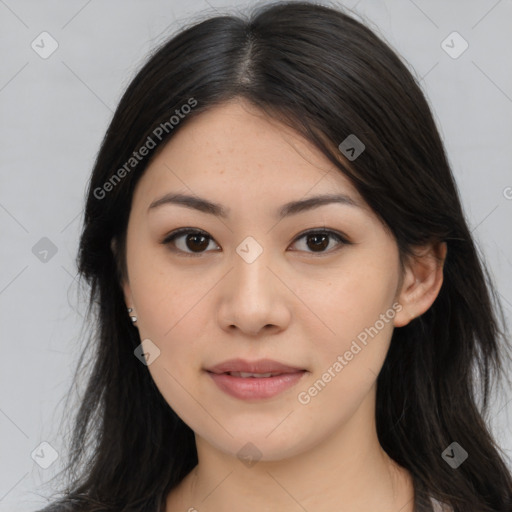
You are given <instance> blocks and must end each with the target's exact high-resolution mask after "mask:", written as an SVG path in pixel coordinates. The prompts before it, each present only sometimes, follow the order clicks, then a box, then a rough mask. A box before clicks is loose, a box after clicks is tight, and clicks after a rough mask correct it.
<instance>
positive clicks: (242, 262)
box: [220, 237, 289, 334]
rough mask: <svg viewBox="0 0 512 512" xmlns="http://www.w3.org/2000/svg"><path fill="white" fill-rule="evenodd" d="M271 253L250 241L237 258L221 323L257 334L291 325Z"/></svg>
mask: <svg viewBox="0 0 512 512" xmlns="http://www.w3.org/2000/svg"><path fill="white" fill-rule="evenodd" d="M270 260H271V251H269V250H265V247H264V246H263V244H262V243H259V242H258V241H257V240H256V239H255V238H253V237H247V238H246V239H244V240H243V241H242V242H241V243H240V244H239V245H238V246H237V247H236V253H235V254H234V255H233V259H232V263H233V268H232V271H231V272H230V273H229V277H228V279H227V281H226V282H225V285H224V287H223V288H222V294H221V307H220V322H221V323H222V324H223V325H224V327H228V326H232V325H235V326H237V327H238V328H239V329H240V330H241V331H244V332H246V333H250V334H256V333H258V332H259V331H260V329H261V328H263V327H265V326H267V325H273V326H278V327H280V328H282V327H283V325H284V324H285V323H286V322H287V321H288V316H289V312H287V308H286V305H285V304H284V303H283V302H280V301H282V300H283V296H282V294H281V293H280V292H279V290H278V287H279V282H278V280H277V279H276V277H275V276H274V275H273V273H272V272H271V271H270V269H269V267H270V268H272V267H273V266H276V265H273V263H272V261H270Z"/></svg>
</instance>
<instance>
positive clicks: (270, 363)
mask: <svg viewBox="0 0 512 512" xmlns="http://www.w3.org/2000/svg"><path fill="white" fill-rule="evenodd" d="M207 371H209V372H211V373H216V374H221V373H226V372H246V373H297V372H301V371H304V368H297V367H294V366H288V365H286V364H283V363H279V362H278V361H274V360H272V359H258V360H256V361H246V360H245V359H229V360H228V361H224V362H222V363H219V364H217V365H215V366H212V367H211V368H207ZM269 378H270V377H269Z"/></svg>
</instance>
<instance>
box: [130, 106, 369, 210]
mask: <svg viewBox="0 0 512 512" xmlns="http://www.w3.org/2000/svg"><path fill="white" fill-rule="evenodd" d="M340 159H342V157H340ZM170 190H173V191H183V192H184V191H186V192H187V193H197V194H198V195H201V196H209V197H211V198H212V199H215V200H218V201H219V202H225V201H223V200H222V198H223V197H224V198H226V197H229V198H230V199H233V196H237V197H239V196H240V195H243V197H244V198H245V199H250V198H251V197H254V198H255V199H256V198H258V197H261V196H262V195H265V197H267V198H268V199H269V200H270V201H272V200H273V198H274V199H275V201H279V202H283V199H288V200H291V199H299V198H302V197H304V196H309V195H316V194H325V193H333V192H341V193H344V194H349V195H350V196H351V197H352V198H354V199H355V200H356V201H357V202H359V203H361V204H362V203H364V201H363V200H362V198H361V197H360V195H359V194H358V192H357V190H356V189H355V187H354V186H353V185H352V184H351V183H350V181H349V180H348V178H346V177H345V176H344V175H343V174H342V172H341V170H340V169H339V168H337V167H336V166H334V165H333V164H332V162H331V161H330V160H329V159H328V158H327V157H326V156H325V155H324V154H323V153H322V152H321V151H320V150H319V149H318V148H316V147H315V146H314V145H313V144H312V143H311V142H309V141H307V140H306V139H304V138H303V137H302V136H301V135H300V134H298V133H297V132H295V131H294V130H293V129H292V128H291V127H289V126H287V125H285V124H283V123H281V122H279V121H277V120H276V119H273V118H270V117H268V116H267V115H266V114H265V113H264V112H262V111H261V110H259V109H258V108H256V107H255V106H254V105H252V104H250V103H248V102H247V101H245V100H241V99H235V100H232V101H229V102H226V103H223V104H221V105H217V106H215V107H213V108H211V109H209V110H207V111H205V112H203V113H201V114H199V115H197V116H195V117H193V118H191V119H190V120H188V121H187V122H186V123H185V124H184V125H183V127H181V128H180V129H179V131H178V132H177V133H176V134H175V135H174V136H173V137H172V138H171V139H170V141H169V142H168V143H167V144H166V145H165V146H164V147H163V148H162V149H161V150H160V151H159V152H158V153H157V155H156V156H155V158H154V160H153V161H152V162H151V164H150V165H149V166H148V168H147V169H146V171H145V173H144V176H143V177H142V178H141V180H140V182H139V183H138V184H137V190H136V194H135V195H136V196H137V195H138V196H139V197H142V196H144V197H145V200H144V202H145V203H148V201H150V198H149V196H151V198H152V199H154V196H155V194H162V193H164V192H166V191H170Z"/></svg>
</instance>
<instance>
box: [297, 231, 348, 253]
mask: <svg viewBox="0 0 512 512" xmlns="http://www.w3.org/2000/svg"><path fill="white" fill-rule="evenodd" d="M302 239H305V240H306V243H305V244H304V245H305V246H306V248H307V250H306V249H299V250H305V251H306V252H310V253H330V252H332V251H333V250H337V249H339V248H340V246H343V245H348V244H350V242H349V241H348V240H347V239H346V238H345V237H344V236H342V235H341V234H340V233H337V232H335V231H308V232H306V233H303V234H302V235H301V236H299V237H297V238H296V239H295V240H296V242H295V243H297V241H298V240H302ZM332 239H334V240H335V241H336V243H335V244H334V246H335V247H334V249H332V246H331V249H329V250H326V249H327V248H328V247H329V245H330V243H331V241H332ZM336 246H337V247H336Z"/></svg>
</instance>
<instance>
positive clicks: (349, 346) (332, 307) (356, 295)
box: [308, 249, 398, 388]
mask: <svg viewBox="0 0 512 512" xmlns="http://www.w3.org/2000/svg"><path fill="white" fill-rule="evenodd" d="M374 254H379V253H374ZM380 254H386V253H380ZM388 254H389V255H390V257H389V258H388V259H386V261H384V260H382V259H381V260H380V261H376V260H377V258H376V257H375V256H373V255H372V254H369V255H368V256H367V257H366V258H365V255H364V254H363V255H361V254H358V257H357V258H355V257H354V259H353V260H352V261H350V262H349V261H347V262H346V265H344V267H343V269H342V270H338V271H337V272H332V273H331V274H330V278H329V285H328V286H327V287H324V288H323V289H322V290H321V292H317V293H315V299H314V301H315V303H316V304H317V307H318V308H319V309H318V311H320V314H319V317H320V318H321V319H322V320H323V321H324V323H325V324H326V325H327V326H328V327H329V330H324V331H325V332H326V333H327V334H326V335H324V336H322V337H321V338H320V340H321V341H320V342H317V343H315V344H316V345H317V347H318V349H319V350H318V351H317V355H318V357H317V362H318V366H319V367H321V368H322V370H321V371H322V372H323V371H327V369H328V368H332V366H333V365H334V363H335V362H336V361H337V360H338V359H337V358H338V356H342V358H343V362H342V363H341V364H342V365H343V369H342V370H341V371H339V372H336V371H335V369H332V370H331V372H334V373H336V375H341V374H343V375H344V376H345V377H343V378H339V379H338V383H339V384H340V385H343V387H349V388H351V387H357V384H356V383H357V382H358V381H360V379H361V378H362V379H363V381H364V376H362V375H363V373H369V375H372V372H373V373H374V375H373V379H375V378H376V375H377V374H378V372H379V371H380V368H381V366H382V363H383V361H384V359H385V357H386V353H387V350H388V348H389V342H390V339H391V335H392V332H393V318H394V316H395V314H396V309H397V308H396V307H393V304H394V297H395V291H396V285H397V282H398V272H397V270H396V269H395V260H394V259H393V258H392V257H391V256H392V255H393V254H394V253H393V251H389V249H388ZM326 290H327V291H326ZM322 304H323V307H322ZM312 309H313V308H312ZM308 335H309V337H310V338H311V339H312V340H315V339H316V340H318V339H319V338H318V337H316V338H315V337H314V333H311V332H310V333H308ZM337 368H338V370H339V368H340V367H339V365H337ZM370 370H371V371H370ZM326 379H328V376H326ZM340 381H341V382H340Z"/></svg>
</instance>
